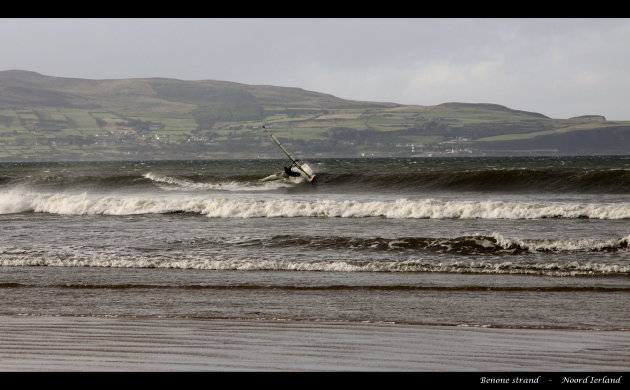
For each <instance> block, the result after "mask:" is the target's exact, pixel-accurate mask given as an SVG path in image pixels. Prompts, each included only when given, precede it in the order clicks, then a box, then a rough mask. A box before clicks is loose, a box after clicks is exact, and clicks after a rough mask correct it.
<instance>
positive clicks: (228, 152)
mask: <svg viewBox="0 0 630 390" xmlns="http://www.w3.org/2000/svg"><path fill="white" fill-rule="evenodd" d="M263 123H264V124H266V126H267V127H268V128H270V129H271V130H272V131H273V132H274V134H275V135H276V136H277V137H278V138H280V139H281V141H282V142H283V143H284V145H285V146H287V147H288V148H289V149H290V150H291V151H292V152H294V153H295V154H296V155H300V156H305V157H309V156H310V157H318V156H319V157H359V156H366V155H367V156H372V155H373V156H411V155H413V156H423V155H453V154H461V153H464V154H467V155H471V154H473V155H474V154H494V155H514V154H625V153H626V151H627V150H630V122H627V121H624V122H611V121H606V119H605V118H603V117H602V116H598V115H585V116H580V117H576V118H570V119H552V118H549V117H547V116H545V115H542V114H539V113H533V112H526V111H519V110H513V109H510V108H508V107H504V106H501V105H497V104H485V103H484V104H471V103H444V104H440V105H437V106H412V105H401V104H396V103H386V102H362V101H352V100H345V99H340V98H337V97H335V96H332V95H329V94H324V93H318V92H313V91H306V90H303V89H300V88H288V87H277V86H265V85H245V84H239V83H233V82H227V81H213V80H201V81H184V80H176V79H166V78H142V79H121V80H87V79H77V78H61V77H51V76H45V75H41V74H38V73H35V72H29V71H22V70H9V71H0V160H3V161H23V160H38V161H47V160H111V159H138V160H139V159H206V158H257V157H269V158H276V157H277V158H280V157H282V156H281V155H279V154H278V150H277V149H276V148H275V145H273V144H272V143H271V142H270V140H269V139H268V138H267V137H266V135H265V134H264V132H262V131H260V130H259V129H258V127H259V126H260V125H262V124H263Z"/></svg>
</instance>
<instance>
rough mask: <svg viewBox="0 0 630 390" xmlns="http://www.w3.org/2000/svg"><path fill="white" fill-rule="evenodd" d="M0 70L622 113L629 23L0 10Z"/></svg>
mask: <svg viewBox="0 0 630 390" xmlns="http://www.w3.org/2000/svg"><path fill="white" fill-rule="evenodd" d="M0 53H1V54H0V71H1V70H10V69H21V70H29V71H34V72H37V73H41V74H44V75H48V76H58V77H74V78H86V79H126V78H145V77H166V78H175V79H180V80H222V81H232V82H237V83H243V84H252V85H275V86H282V87H297V88H302V89H305V90H309V91H316V92H322V93H328V94H331V95H334V96H337V97H339V98H343V99H350V100H362V101H373V102H393V103H399V104H413V105H422V106H432V105H437V104H441V103H446V102H464V103H494V104H500V105H503V106H507V107H509V108H512V109H516V110H523V111H532V112H537V113H541V114H544V115H547V116H549V117H551V118H555V119H564V118H570V117H574V116H580V115H603V116H605V117H606V119H608V120H630V19H588V18H578V19H547V18H545V19H530V18H525V19H519V18H514V19H496V18H490V19H483V18H482V19H477V18H474V19H460V18H458V19H442V18H439V19H433V18H432V19H404V18H402V19H379V18H365V19H364V18H350V19H346V18H330V19H328V18H281V19H273V18H243V19H240V18H221V19H205V18H203V19H194V18H184V19H168V18H166V19H161V18H160V19H130V18H121V19H101V18H86V19H81V18H78V19H77V18H73V19H64V18H51V19H47V18H34V19H20V18H8V19H0Z"/></svg>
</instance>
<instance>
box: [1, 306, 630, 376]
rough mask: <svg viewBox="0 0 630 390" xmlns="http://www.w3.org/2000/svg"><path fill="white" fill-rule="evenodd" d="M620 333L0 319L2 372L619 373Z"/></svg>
mask: <svg viewBox="0 0 630 390" xmlns="http://www.w3.org/2000/svg"><path fill="white" fill-rule="evenodd" d="M628 336H630V333H629V332H627V331H581V330H532V329H494V328H470V327H449V326H416V325H395V324H383V323H379V324H374V323H343V322H338V323H337V322H327V323H320V322H291V321H244V320H243V321H239V320H196V319H168V318H164V319H155V318H152V319H139V318H100V317H45V316H2V317H0V370H3V371H422V372H446V371H466V372H475V371H478V372H497V371H501V372H508V371H555V372H558V371H562V372H564V371H600V372H605V371H606V372H609V371H621V372H623V371H626V370H627V369H628V367H630V337H628Z"/></svg>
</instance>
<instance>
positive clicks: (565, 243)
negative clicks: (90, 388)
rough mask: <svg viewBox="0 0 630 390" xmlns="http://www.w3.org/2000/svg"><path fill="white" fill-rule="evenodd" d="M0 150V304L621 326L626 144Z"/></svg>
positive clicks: (628, 268) (625, 276)
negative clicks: (521, 154)
mask: <svg viewBox="0 0 630 390" xmlns="http://www.w3.org/2000/svg"><path fill="white" fill-rule="evenodd" d="M284 163H285V161H283V160H249V161H228V160H225V161H165V162H164V161H163V162H149V161H145V162H116V163H112V162H100V163H97V162H93V163H2V164H0V299H1V300H2V302H3V303H2V305H0V315H14V314H23V315H62V316H143V317H195V318H228V319H236V318H239V319H284V320H295V321H300V320H315V321H317V320H322V321H323V320H326V321H330V320H332V321H373V322H398V323H411V324H430V325H462V326H495V327H517V328H568V329H617V330H619V329H624V330H625V329H630V299H629V298H630V249H629V248H628V240H629V239H630V157H566V158H551V157H545V158H466V159H464V158H443V159H442V158H416V159H403V158H400V159H339V160H335V159H323V160H315V159H312V160H309V161H307V162H305V164H304V165H305V167H306V168H307V170H309V171H311V172H312V173H315V174H316V175H317V180H316V182H315V183H313V184H309V183H308V182H306V181H305V180H303V179H301V178H298V179H291V180H289V181H287V180H273V181H261V180H260V179H262V178H265V177H268V176H269V175H271V174H274V173H276V172H278V171H280V170H281V169H282V166H283V164H284Z"/></svg>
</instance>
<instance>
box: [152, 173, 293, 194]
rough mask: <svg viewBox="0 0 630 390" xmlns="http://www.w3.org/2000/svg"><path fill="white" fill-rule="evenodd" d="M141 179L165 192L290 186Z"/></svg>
mask: <svg viewBox="0 0 630 390" xmlns="http://www.w3.org/2000/svg"><path fill="white" fill-rule="evenodd" d="M143 177H144V178H145V179H149V180H151V181H152V182H154V183H156V184H157V185H158V186H159V187H160V188H161V189H163V190H167V191H182V190H184V191H205V190H219V191H262V190H270V189H274V188H282V187H288V186H291V182H288V181H275V182H270V181H266V182H263V181H252V182H238V181H233V180H232V181H224V182H218V183H206V182H194V181H190V180H185V179H177V178H173V177H170V176H164V175H160V174H156V173H152V172H149V173H146V174H144V175H143Z"/></svg>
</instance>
